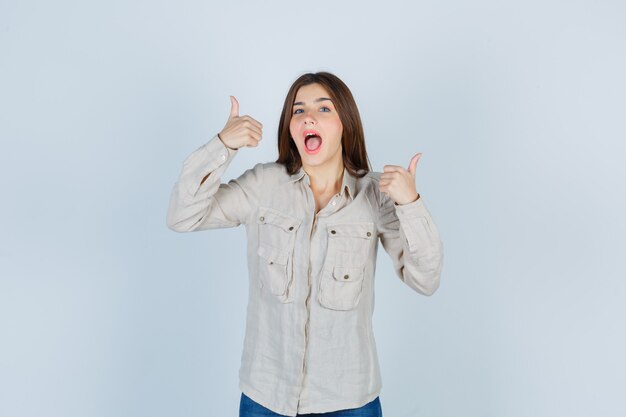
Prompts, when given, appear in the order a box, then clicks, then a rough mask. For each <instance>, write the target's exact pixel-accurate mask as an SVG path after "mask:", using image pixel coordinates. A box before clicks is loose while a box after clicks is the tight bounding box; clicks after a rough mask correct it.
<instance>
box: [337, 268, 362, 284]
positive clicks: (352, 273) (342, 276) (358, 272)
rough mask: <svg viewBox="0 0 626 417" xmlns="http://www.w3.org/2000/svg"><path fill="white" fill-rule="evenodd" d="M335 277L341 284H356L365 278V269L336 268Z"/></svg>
mask: <svg viewBox="0 0 626 417" xmlns="http://www.w3.org/2000/svg"><path fill="white" fill-rule="evenodd" d="M333 277H334V278H335V279H336V280H337V281H341V282H354V281H358V280H360V279H361V278H363V268H359V267H351V266H335V267H334V268H333Z"/></svg>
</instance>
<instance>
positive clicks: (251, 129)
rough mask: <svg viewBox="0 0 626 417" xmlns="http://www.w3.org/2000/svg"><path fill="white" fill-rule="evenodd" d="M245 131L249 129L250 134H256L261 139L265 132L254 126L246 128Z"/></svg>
mask: <svg viewBox="0 0 626 417" xmlns="http://www.w3.org/2000/svg"><path fill="white" fill-rule="evenodd" d="M245 129H247V131H248V132H249V133H251V134H254V135H256V136H258V137H261V136H262V135H263V131H262V130H261V129H259V128H258V127H257V126H255V125H253V124H250V125H248V126H245Z"/></svg>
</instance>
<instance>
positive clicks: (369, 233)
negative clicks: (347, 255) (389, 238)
mask: <svg viewBox="0 0 626 417" xmlns="http://www.w3.org/2000/svg"><path fill="white" fill-rule="evenodd" d="M328 236H329V237H331V238H332V237H358V238H361V239H371V238H372V237H373V236H374V224H373V223H339V224H329V225H328Z"/></svg>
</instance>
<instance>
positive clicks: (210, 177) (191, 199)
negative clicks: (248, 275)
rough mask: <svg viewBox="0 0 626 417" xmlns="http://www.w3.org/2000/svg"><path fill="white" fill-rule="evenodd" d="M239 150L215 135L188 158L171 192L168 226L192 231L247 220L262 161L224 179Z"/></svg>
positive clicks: (255, 200) (179, 230)
mask: <svg viewBox="0 0 626 417" xmlns="http://www.w3.org/2000/svg"><path fill="white" fill-rule="evenodd" d="M236 154H237V150H234V149H230V148H228V147H226V146H225V145H224V143H223V142H222V141H221V139H220V138H219V136H217V135H215V136H214V137H213V138H212V139H211V140H209V142H207V143H206V144H204V145H203V146H201V147H200V148H198V149H196V150H195V151H194V152H192V153H191V155H189V156H188V157H187V159H185V161H184V162H183V167H182V170H181V173H180V176H179V178H178V181H177V182H176V183H175V185H174V189H173V190H172V193H171V196H170V202H169V208H168V211H167V220H166V222H167V227H169V228H170V229H172V230H174V231H176V232H192V231H199V230H206V229H218V228H226V227H235V226H239V225H240V224H242V223H246V222H247V219H248V218H249V217H250V213H251V211H252V209H253V207H255V206H256V202H257V201H258V197H259V192H260V189H261V181H262V175H263V164H262V163H258V164H256V165H255V166H254V167H253V168H250V169H248V170H246V171H245V172H244V173H243V174H242V175H241V176H239V177H238V178H236V179H232V180H230V181H229V182H228V183H221V182H220V177H221V175H222V174H223V173H224V171H225V170H226V168H227V167H228V165H229V164H230V162H231V161H232V160H233V158H234V156H235V155H236ZM205 177H206V179H205ZM203 180H204V182H203Z"/></svg>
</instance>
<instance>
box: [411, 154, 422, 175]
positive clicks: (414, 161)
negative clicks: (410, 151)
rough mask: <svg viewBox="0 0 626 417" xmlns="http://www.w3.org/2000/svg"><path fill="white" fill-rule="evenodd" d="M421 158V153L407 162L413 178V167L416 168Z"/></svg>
mask: <svg viewBox="0 0 626 417" xmlns="http://www.w3.org/2000/svg"><path fill="white" fill-rule="evenodd" d="M421 157H422V154H421V153H416V154H415V155H414V156H413V158H411V162H409V172H410V173H411V175H413V176H415V167H416V166H417V162H418V161H419V160H420V158H421Z"/></svg>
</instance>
